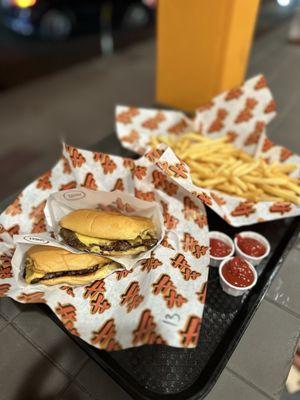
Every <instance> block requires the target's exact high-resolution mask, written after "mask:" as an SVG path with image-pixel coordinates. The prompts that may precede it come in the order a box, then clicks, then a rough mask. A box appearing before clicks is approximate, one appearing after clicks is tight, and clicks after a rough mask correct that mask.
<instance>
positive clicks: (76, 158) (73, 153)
mask: <svg viewBox="0 0 300 400" xmlns="http://www.w3.org/2000/svg"><path fill="white" fill-rule="evenodd" d="M67 151H68V152H69V154H70V158H71V162H72V165H73V167H74V168H77V167H81V166H82V165H83V164H85V161H86V160H85V158H84V156H83V155H82V154H81V153H80V152H79V151H78V150H77V149H75V148H74V147H69V146H67Z"/></svg>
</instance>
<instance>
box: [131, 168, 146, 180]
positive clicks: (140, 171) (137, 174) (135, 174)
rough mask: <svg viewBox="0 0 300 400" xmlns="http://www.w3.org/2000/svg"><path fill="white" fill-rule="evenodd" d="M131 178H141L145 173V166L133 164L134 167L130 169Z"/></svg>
mask: <svg viewBox="0 0 300 400" xmlns="http://www.w3.org/2000/svg"><path fill="white" fill-rule="evenodd" d="M131 175H132V178H137V179H139V180H142V179H144V178H145V176H146V175H147V167H142V166H140V165H135V166H134V168H133V169H132V170H131Z"/></svg>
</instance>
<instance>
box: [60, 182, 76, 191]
mask: <svg viewBox="0 0 300 400" xmlns="http://www.w3.org/2000/svg"><path fill="white" fill-rule="evenodd" d="M76 186H77V182H76V181H70V182H68V183H65V184H62V185H60V188H59V190H70V189H75V188H76Z"/></svg>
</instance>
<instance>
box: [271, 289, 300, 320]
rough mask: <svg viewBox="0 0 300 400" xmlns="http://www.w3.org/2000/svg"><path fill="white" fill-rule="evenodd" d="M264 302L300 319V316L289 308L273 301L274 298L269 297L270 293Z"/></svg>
mask: <svg viewBox="0 0 300 400" xmlns="http://www.w3.org/2000/svg"><path fill="white" fill-rule="evenodd" d="M264 300H266V301H267V302H268V303H271V304H273V305H275V306H277V307H278V308H280V309H281V310H282V311H285V312H287V313H288V314H290V315H292V316H293V317H295V318H297V319H300V314H298V313H296V312H295V311H293V310H290V309H289V308H288V307H286V306H283V305H282V304H279V303H277V302H276V301H275V300H273V299H272V298H270V297H268V293H267V294H266V296H265V298H264Z"/></svg>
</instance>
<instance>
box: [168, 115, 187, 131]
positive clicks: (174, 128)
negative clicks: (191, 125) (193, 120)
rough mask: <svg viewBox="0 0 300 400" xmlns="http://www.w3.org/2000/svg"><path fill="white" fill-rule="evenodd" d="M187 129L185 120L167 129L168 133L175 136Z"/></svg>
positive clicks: (182, 119)
mask: <svg viewBox="0 0 300 400" xmlns="http://www.w3.org/2000/svg"><path fill="white" fill-rule="evenodd" d="M187 127H188V124H187V122H186V120H185V119H184V118H181V119H180V121H179V122H177V123H176V124H174V125H172V126H170V128H169V129H168V132H169V133H175V134H178V133H182V132H184V131H185V130H186V128H187Z"/></svg>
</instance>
